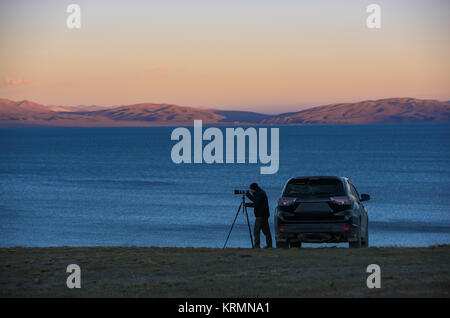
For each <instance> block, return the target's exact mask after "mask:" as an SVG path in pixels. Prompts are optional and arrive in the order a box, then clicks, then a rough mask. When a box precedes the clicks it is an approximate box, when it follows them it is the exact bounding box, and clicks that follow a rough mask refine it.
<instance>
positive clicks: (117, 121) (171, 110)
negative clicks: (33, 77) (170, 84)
mask: <svg viewBox="0 0 450 318" xmlns="http://www.w3.org/2000/svg"><path fill="white" fill-rule="evenodd" d="M194 119H199V120H202V121H203V123H204V124H205V125H230V124H231V125H310V124H385V123H449V122H450V104H449V103H448V102H441V101H438V100H424V99H415V98H387V99H379V100H367V101H362V102H357V103H340V104H331V105H325V106H319V107H313V108H309V109H305V110H301V111H298V112H291V113H284V114H279V115H267V114H260V113H255V112H247V111H232V110H219V109H211V108H202V107H192V106H178V105H173V104H155V103H140V104H133V105H124V106H113V107H107V106H97V105H93V106H75V107H70V106H44V105H41V104H37V103H34V102H31V101H27V100H24V101H19V102H14V101H11V100H8V99H0V126H3V127H8V126H69V127H113V126H179V125H192V124H193V121H194Z"/></svg>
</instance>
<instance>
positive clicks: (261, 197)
mask: <svg viewBox="0 0 450 318" xmlns="http://www.w3.org/2000/svg"><path fill="white" fill-rule="evenodd" d="M247 198H249V199H250V200H251V201H253V203H246V206H248V207H253V208H254V212H255V217H257V218H262V217H265V218H268V217H269V215H270V212H269V200H268V199H267V195H266V193H265V192H264V191H263V190H262V189H261V188H258V189H256V191H255V194H252V193H251V192H250V191H247Z"/></svg>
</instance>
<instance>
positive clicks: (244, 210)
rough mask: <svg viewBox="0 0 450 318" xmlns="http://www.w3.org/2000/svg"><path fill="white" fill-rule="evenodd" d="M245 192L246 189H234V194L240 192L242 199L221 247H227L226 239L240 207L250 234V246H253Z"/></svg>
mask: <svg viewBox="0 0 450 318" xmlns="http://www.w3.org/2000/svg"><path fill="white" fill-rule="evenodd" d="M246 193H247V190H236V189H235V190H234V194H241V195H242V199H241V204H240V205H239V208H238V210H237V212H236V215H235V217H234V221H233V224H231V228H230V232H228V236H227V239H226V240H225V244H224V245H223V248H225V247H227V243H228V239H229V238H230V234H231V231H233V227H234V224H235V223H236V219H237V217H238V215H239V212H240V211H241V209H242V213H243V214H244V215H245V218H246V219H247V226H248V233H249V234H250V242H251V243H252V248H254V247H255V245H254V244H253V235H252V229H251V228H250V221H249V219H248V212H247V206H246V203H245V194H246Z"/></svg>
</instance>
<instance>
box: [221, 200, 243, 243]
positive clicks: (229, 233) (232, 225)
mask: <svg viewBox="0 0 450 318" xmlns="http://www.w3.org/2000/svg"><path fill="white" fill-rule="evenodd" d="M241 207H242V203H241V205H239V209H238V210H237V212H236V216H235V217H234V221H233V224H231V228H230V232H228V236H227V239H226V241H225V244H224V245H223V248H225V247H226V246H227V243H228V239H229V238H230V235H231V231H233V227H234V223H236V219H237V217H238V215H239V212H240V211H241Z"/></svg>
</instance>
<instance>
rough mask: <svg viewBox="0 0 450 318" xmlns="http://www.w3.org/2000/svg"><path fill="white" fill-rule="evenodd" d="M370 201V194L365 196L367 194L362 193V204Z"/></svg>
mask: <svg viewBox="0 0 450 318" xmlns="http://www.w3.org/2000/svg"><path fill="white" fill-rule="evenodd" d="M369 200H370V195H368V194H365V193H362V194H361V200H360V201H361V202H363V201H369Z"/></svg>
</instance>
